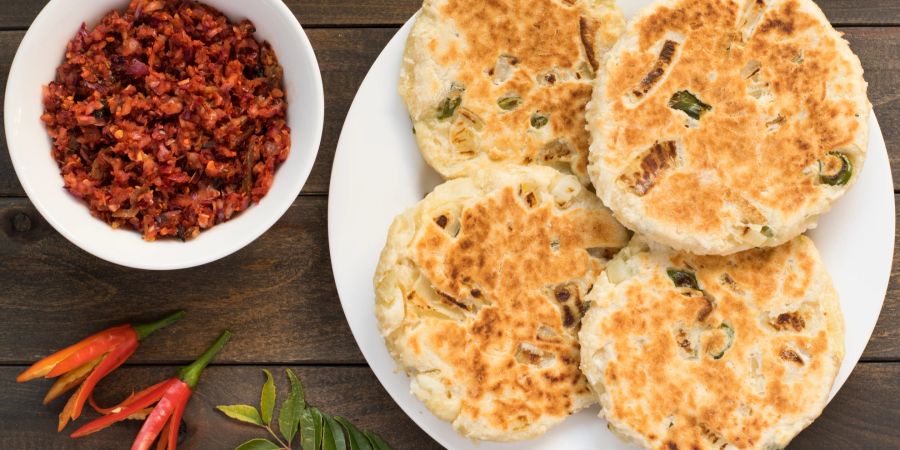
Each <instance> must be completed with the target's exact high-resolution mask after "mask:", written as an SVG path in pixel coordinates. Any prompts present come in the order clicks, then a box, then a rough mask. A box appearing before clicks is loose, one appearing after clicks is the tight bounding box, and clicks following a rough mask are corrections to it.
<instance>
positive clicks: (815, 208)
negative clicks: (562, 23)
mask: <svg viewBox="0 0 900 450" xmlns="http://www.w3.org/2000/svg"><path fill="white" fill-rule="evenodd" d="M870 108H871V107H870V104H869V102H868V100H867V98H866V82H865V81H864V80H863V71H862V67H861V66H860V63H859V58H857V57H856V55H854V54H853V52H852V51H851V50H850V47H849V45H848V44H847V42H846V41H845V40H844V39H843V38H842V37H841V34H840V33H838V32H837V31H835V30H834V29H833V28H832V27H831V25H829V23H828V21H827V19H826V18H825V15H823V14H822V11H821V10H820V9H819V8H818V7H817V6H816V5H815V3H813V2H812V1H810V0H737V1H733V0H663V1H658V2H656V3H654V4H653V5H652V6H650V7H648V8H646V9H644V10H643V11H642V12H641V13H640V15H639V16H637V17H636V18H635V19H634V20H633V21H632V22H630V23H629V25H628V26H627V29H626V31H625V34H624V35H623V37H622V39H621V40H620V41H619V42H618V43H617V44H616V45H615V47H614V48H613V49H612V50H610V52H609V53H608V59H607V60H605V61H604V62H603V64H602V68H601V70H600V71H598V79H597V84H596V89H595V90H594V99H593V101H592V102H591V104H590V106H589V108H588V126H589V128H590V131H591V133H592V137H593V142H592V144H591V156H590V159H591V163H590V169H589V170H590V173H591V178H592V180H593V182H594V185H595V186H596V187H597V191H598V193H599V194H600V195H601V198H602V199H603V201H604V203H605V204H606V205H607V206H609V208H610V209H612V210H613V212H614V213H615V214H616V217H617V218H618V219H619V220H620V221H622V223H623V224H624V225H625V226H627V227H629V228H631V229H632V230H635V231H636V232H638V233H640V234H642V235H644V236H646V237H648V238H650V239H653V240H655V241H658V242H661V243H664V244H667V245H670V246H672V247H674V248H678V249H681V250H686V251H690V252H693V253H697V254H712V255H727V254H731V253H735V252H737V251H741V250H746V249H748V248H753V247H762V246H775V245H779V244H781V243H783V242H787V241H788V240H790V239H792V238H794V237H796V236H797V235H799V234H800V233H802V232H803V231H804V230H806V229H808V228H810V227H813V226H815V224H816V220H817V218H818V216H819V215H820V214H823V213H825V212H826V211H828V210H829V208H831V206H832V204H833V203H834V201H835V200H837V199H838V198H839V197H840V196H841V195H843V194H844V193H845V192H846V191H847V189H848V188H849V187H850V186H851V185H852V184H853V183H854V181H855V180H856V178H857V176H858V174H859V173H860V170H861V169H862V165H863V160H864V159H865V155H866V146H867V133H868V127H867V119H868V116H869V110H870Z"/></svg>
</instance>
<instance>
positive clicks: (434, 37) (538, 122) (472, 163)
mask: <svg viewBox="0 0 900 450" xmlns="http://www.w3.org/2000/svg"><path fill="white" fill-rule="evenodd" d="M623 23H624V22H623V19H622V15H621V12H620V11H619V9H618V8H617V7H616V5H615V2H614V1H612V0H536V1H525V0H492V1H483V0H426V1H425V2H424V4H423V5H422V10H421V11H420V12H419V14H418V16H417V17H416V22H415V25H414V26H413V28H412V30H411V32H410V35H409V39H408V40H407V43H406V50H405V53H404V57H403V66H402V71H401V74H400V95H401V96H402V97H403V99H404V101H405V102H406V105H407V107H408V109H409V113H410V116H411V118H412V121H413V124H414V126H415V133H416V140H417V141H418V144H419V149H420V150H421V151H422V155H423V156H424V157H425V160H426V161H428V163H429V164H430V165H431V166H432V167H434V168H435V169H436V170H437V171H438V172H440V173H441V174H442V175H443V176H444V177H447V178H453V177H457V176H462V175H465V174H467V173H471V171H473V170H477V168H478V167H479V166H481V165H483V164H486V163H513V164H532V163H535V164H545V165H552V166H554V167H557V168H559V169H562V170H565V171H567V172H570V173H574V174H575V175H577V176H578V177H579V178H580V179H581V181H582V182H583V183H585V184H588V183H589V181H588V176H587V152H588V133H587V131H586V130H585V119H584V107H585V105H586V104H587V102H588V101H589V100H590V98H591V89H592V87H591V82H592V80H593V78H594V71H595V69H596V68H597V66H598V64H599V61H600V59H601V58H602V57H603V54H604V53H605V52H606V50H607V49H608V48H609V47H611V46H612V45H613V43H614V42H615V40H616V38H617V37H618V35H619V33H620V32H621V30H622V27H623Z"/></svg>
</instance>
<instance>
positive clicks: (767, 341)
mask: <svg viewBox="0 0 900 450" xmlns="http://www.w3.org/2000/svg"><path fill="white" fill-rule="evenodd" d="M586 300H587V301H589V302H590V305H591V306H590V309H589V310H588V312H587V314H586V315H585V317H584V319H583V321H582V329H581V332H580V334H579V336H580V338H581V345H582V349H581V358H582V370H583V371H584V373H585V375H586V376H587V378H588V380H589V381H590V383H591V386H592V387H593V389H594V391H595V392H597V394H598V396H599V399H600V404H601V405H602V406H603V412H602V413H601V416H602V417H606V419H607V420H608V421H609V428H610V429H611V430H612V431H613V432H615V433H616V434H617V435H618V436H620V437H622V438H623V439H624V440H626V441H628V442H631V443H634V444H636V445H640V446H643V447H645V448H654V449H676V448H677V449H716V450H721V449H737V448H740V449H761V450H769V449H775V448H784V447H785V446H787V444H788V442H790V440H791V439H793V438H794V436H796V435H797V433H799V432H800V430H802V429H803V428H805V427H806V426H807V425H809V424H810V423H812V421H813V419H815V418H816V417H818V415H819V414H820V413H821V412H822V409H823V408H824V407H825V403H826V402H827V400H828V394H829V392H830V391H831V387H832V384H833V383H834V379H835V376H836V375H837V373H838V369H839V367H840V364H841V359H842V358H843V354H844V344H843V342H844V341H843V340H844V322H843V316H842V315H841V310H840V305H839V303H838V298H837V292H836V291H835V289H834V287H833V286H832V283H831V279H830V278H829V276H828V273H827V272H826V271H825V267H824V266H823V264H822V261H821V260H820V259H819V254H818V252H817V251H816V248H815V246H814V245H813V243H812V241H810V240H809V239H808V238H807V237H805V236H800V237H797V238H795V239H794V240H792V241H789V242H788V243H786V244H783V245H781V246H778V247H772V248H765V249H754V250H748V251H746V252H742V253H738V254H735V255H731V256H694V255H691V254H687V253H679V252H676V251H673V250H670V249H668V248H665V247H662V246H659V244H648V241H646V240H644V239H643V238H635V239H634V240H633V241H632V243H631V244H629V246H628V247H626V248H625V249H624V250H622V252H620V254H619V255H617V256H616V257H615V258H614V259H613V260H612V261H610V263H609V265H608V266H607V269H606V272H605V273H604V274H603V275H601V276H600V278H599V279H598V280H597V282H596V283H595V285H594V290H593V291H592V292H591V293H590V294H589V295H588V296H587V297H586Z"/></svg>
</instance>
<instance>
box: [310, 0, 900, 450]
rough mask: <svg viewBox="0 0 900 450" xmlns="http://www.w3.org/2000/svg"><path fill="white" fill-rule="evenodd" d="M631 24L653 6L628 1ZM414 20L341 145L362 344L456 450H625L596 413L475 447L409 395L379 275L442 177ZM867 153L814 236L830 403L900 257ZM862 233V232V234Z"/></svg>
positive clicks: (884, 183) (334, 260)
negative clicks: (404, 218) (426, 136)
mask: <svg viewBox="0 0 900 450" xmlns="http://www.w3.org/2000/svg"><path fill="white" fill-rule="evenodd" d="M628 3H629V4H628V6H627V7H625V8H624V9H625V14H626V16H627V17H630V16H631V15H633V14H634V13H635V12H637V10H638V9H639V6H641V5H643V4H646V3H649V1H646V0H645V1H640V2H638V1H634V2H628ZM411 25H412V19H410V21H409V22H407V23H406V25H404V26H403V28H401V29H400V31H399V32H397V34H396V35H395V36H394V38H393V39H391V41H390V42H389V43H388V45H387V47H385V49H384V51H383V52H382V53H381V55H380V56H379V57H378V59H377V60H376V61H375V64H374V65H373V66H372V69H371V70H370V71H369V74H368V75H367V76H366V79H365V81H363V84H362V86H361V87H360V88H359V92H358V93H357V94H356V99H355V100H354V101H353V105H352V106H351V108H350V112H349V113H348V114H347V120H346V122H345V123H344V129H343V132H342V133H341V138H340V141H339V142H338V148H337V154H336V155H335V160H334V168H333V169H332V173H331V188H330V191H329V192H330V194H329V195H330V197H329V202H328V237H329V243H330V245H331V264H332V267H333V268H334V277H335V280H336V282H337V288H338V293H339V294H340V297H341V304H342V306H343V308H344V313H345V314H346V316H347V321H348V322H349V323H350V328H351V330H352V331H353V335H354V337H355V338H356V343H357V344H359V348H360V349H361V350H362V352H363V355H364V356H365V357H366V360H367V361H368V363H369V365H370V366H371V367H372V370H373V371H374V372H375V375H376V376H377V377H378V380H379V381H381V384H382V385H384V387H385V389H387V391H388V393H390V395H391V396H392V397H393V398H394V401H396V402H397V404H398V405H400V407H401V408H403V410H404V411H405V412H406V414H408V415H409V416H410V417H411V418H412V419H413V420H414V421H415V422H416V423H417V424H418V425H419V426H420V427H422V429H423V430H425V432H427V433H428V434H430V435H431V436H432V437H433V438H434V439H435V440H437V441H438V442H439V443H441V444H442V445H443V446H445V447H447V448H450V449H464V448H471V449H478V450H492V449H510V448H517V449H520V448H521V449H567V450H577V449H598V448H602V449H626V448H630V447H629V446H626V445H624V444H622V443H621V442H620V441H619V440H618V439H616V438H615V436H613V435H612V433H610V432H609V431H608V430H607V429H606V423H605V422H604V421H602V420H600V419H598V418H597V417H596V416H597V413H598V409H597V407H594V408H591V409H589V410H587V411H582V412H580V413H578V414H575V415H574V416H572V417H570V418H568V419H567V420H565V421H564V422H563V423H562V424H561V425H560V426H558V427H556V428H553V429H552V430H550V431H549V432H548V433H547V434H545V435H544V436H542V437H541V438H539V439H535V440H531V441H525V442H519V443H514V444H495V443H479V444H476V443H474V442H472V441H470V440H468V439H465V438H463V437H461V436H460V435H458V434H457V433H456V432H455V431H453V429H452V428H451V426H450V424H448V423H447V422H443V421H441V420H439V419H438V418H436V417H435V416H434V415H432V414H431V412H429V411H428V409H426V408H425V406H424V405H423V404H422V402H420V401H419V400H417V399H416V398H415V397H414V396H413V395H412V394H411V393H410V391H409V378H407V376H406V375H405V374H404V373H403V372H402V371H399V370H397V365H396V364H395V363H394V360H393V359H392V358H391V356H390V355H389V354H388V351H387V349H386V348H385V345H384V341H383V340H382V338H381V336H380V335H379V333H378V328H377V325H376V323H375V315H374V299H375V293H374V288H373V286H372V277H373V275H374V273H375V266H376V264H377V262H378V257H379V254H380V252H381V249H382V247H383V246H384V242H385V239H386V237H387V230H388V227H389V226H390V223H391V221H392V220H393V218H394V216H396V215H397V214H399V213H401V212H402V211H403V210H405V209H406V208H408V207H410V206H412V205H413V204H415V203H416V202H417V201H419V200H421V199H422V197H424V196H425V194H427V193H428V192H430V191H431V190H432V188H433V187H434V186H436V185H437V184H438V183H440V182H441V178H440V177H439V176H438V175H437V174H436V173H435V172H434V171H433V170H431V169H430V168H429V167H428V165H426V164H425V161H424V160H422V157H421V156H420V155H419V151H418V148H417V147H416V142H415V139H414V138H413V135H412V132H411V126H412V125H411V124H410V121H409V116H408V115H407V112H406V108H405V107H404V105H403V102H402V101H401V99H400V97H399V95H398V94H397V80H398V76H399V73H400V61H401V56H402V53H403V46H404V43H405V42H406V36H407V34H408V33H409V29H410V26H411ZM869 126H870V137H869V149H868V156H867V158H866V163H865V167H864V168H863V172H862V176H861V177H860V178H859V181H858V182H857V184H856V185H855V186H854V187H853V189H852V190H851V191H850V192H849V193H847V195H846V196H845V197H844V198H843V199H841V200H840V201H839V202H838V203H837V205H836V206H835V207H834V209H832V211H831V212H830V213H828V214H827V215H826V216H825V217H823V218H822V219H821V220H820V222H819V227H818V228H817V229H815V230H814V231H812V232H811V233H810V235H811V237H812V238H813V240H814V241H815V242H816V245H817V246H818V248H819V251H820V252H821V253H822V256H823V258H824V259H825V263H826V265H827V267H828V269H829V272H830V273H831V276H832V278H833V280H834V283H835V285H836V286H837V289H838V292H839V293H840V297H841V306H842V307H843V310H844V319H845V322H846V340H845V342H846V356H845V358H844V363H843V365H842V366H841V370H840V373H839V374H838V377H837V381H836V382H835V385H834V389H833V390H832V392H831V395H832V396H833V395H834V394H835V393H836V392H837V390H838V389H839V388H840V387H841V385H842V384H843V383H844V381H846V380H847V377H848V376H849V375H850V372H851V371H852V370H853V367H854V366H855V365H856V362H857V361H858V360H859V357H860V355H862V353H863V349H864V348H865V346H866V343H867V342H868V341H869V336H870V335H871V334H872V329H873V328H874V327H875V322H876V320H877V319H878V314H879V312H880V311H881V304H882V302H883V301H884V295H885V291H886V289H887V284H888V277H889V275H890V270H891V261H892V259H893V253H894V194H893V182H892V180H891V171H890V166H889V164H888V156H887V149H886V148H885V145H884V138H883V137H882V136H881V130H880V129H879V128H878V122H877V121H876V120H875V115H874V114H872V115H871V117H870V120H869ZM861 230H863V231H861Z"/></svg>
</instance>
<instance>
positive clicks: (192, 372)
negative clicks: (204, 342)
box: [178, 330, 231, 389]
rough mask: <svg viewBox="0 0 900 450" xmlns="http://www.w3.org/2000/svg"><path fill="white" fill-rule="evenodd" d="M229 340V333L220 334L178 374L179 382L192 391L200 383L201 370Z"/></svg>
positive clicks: (226, 331)
mask: <svg viewBox="0 0 900 450" xmlns="http://www.w3.org/2000/svg"><path fill="white" fill-rule="evenodd" d="M229 339H231V332H230V331H228V330H225V331H223V332H222V334H220V335H219V338H218V339H216V342H213V344H212V345H211V346H210V347H209V348H208V349H206V351H205V352H203V354H202V355H200V357H199V358H197V360H196V361H194V362H193V363H191V365H189V366H185V367H184V368H182V369H181V371H180V372H178V378H181V381H184V382H185V383H187V385H188V386H190V388H191V389H194V388H195V387H196V386H197V382H199V381H200V374H201V373H203V369H205V368H206V366H207V365H208V364H209V362H210V361H211V360H212V359H213V357H215V356H216V353H219V350H222V347H224V346H225V344H226V343H228V340H229Z"/></svg>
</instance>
